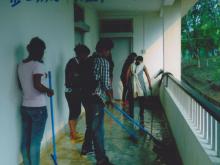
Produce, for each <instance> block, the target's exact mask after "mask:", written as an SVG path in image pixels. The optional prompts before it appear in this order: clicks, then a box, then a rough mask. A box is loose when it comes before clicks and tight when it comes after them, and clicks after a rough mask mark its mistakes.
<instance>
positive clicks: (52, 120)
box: [48, 71, 57, 164]
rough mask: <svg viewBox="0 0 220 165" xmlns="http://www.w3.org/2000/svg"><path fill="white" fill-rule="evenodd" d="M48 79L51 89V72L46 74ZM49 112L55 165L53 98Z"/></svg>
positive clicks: (51, 98)
mask: <svg viewBox="0 0 220 165" xmlns="http://www.w3.org/2000/svg"><path fill="white" fill-rule="evenodd" d="M48 78H49V88H50V89H52V79H51V72H50V71H49V72H48ZM50 112H51V124H52V138H53V159H54V162H55V164H57V163H56V159H57V155H56V138H55V128H54V113H53V96H51V97H50Z"/></svg>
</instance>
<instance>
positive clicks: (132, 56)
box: [120, 52, 137, 106]
mask: <svg viewBox="0 0 220 165" xmlns="http://www.w3.org/2000/svg"><path fill="white" fill-rule="evenodd" d="M136 57H137V54H136V53H135V52H132V53H130V54H129V55H128V57H127V59H126V60H125V62H124V64H123V67H122V71H121V75H120V79H121V82H122V85H123V90H122V102H123V106H125V105H126V100H127V97H126V96H127V95H126V94H127V92H128V84H127V82H126V74H127V71H128V68H129V67H130V65H131V64H132V63H133V62H134V60H135V59H136Z"/></svg>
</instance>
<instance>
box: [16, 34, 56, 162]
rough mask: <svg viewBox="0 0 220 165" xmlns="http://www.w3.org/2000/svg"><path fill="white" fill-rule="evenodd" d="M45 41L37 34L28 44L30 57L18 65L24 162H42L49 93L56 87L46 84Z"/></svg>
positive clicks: (51, 93)
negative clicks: (41, 154)
mask: <svg viewBox="0 0 220 165" xmlns="http://www.w3.org/2000/svg"><path fill="white" fill-rule="evenodd" d="M45 48H46V46H45V43H44V42H43V41H42V40H41V39H40V38H38V37H35V38H32V39H31V41H30V43H29V44H28V45H27V50H28V53H29V56H28V57H27V58H26V59H24V60H23V61H22V62H21V63H20V64H19V65H18V80H19V86H20V88H21V89H22V93H23V99H22V105H21V115H22V144H21V152H22V156H23V162H24V165H39V164H40V145H41V140H42V137H43V133H44V129H45V124H46V119H47V108H46V95H47V96H52V95H53V90H52V89H49V88H47V87H46V86H45V85H43V82H44V81H45V79H46V77H47V75H46V72H45V71H44V64H43V61H42V58H43V55H44V50H45Z"/></svg>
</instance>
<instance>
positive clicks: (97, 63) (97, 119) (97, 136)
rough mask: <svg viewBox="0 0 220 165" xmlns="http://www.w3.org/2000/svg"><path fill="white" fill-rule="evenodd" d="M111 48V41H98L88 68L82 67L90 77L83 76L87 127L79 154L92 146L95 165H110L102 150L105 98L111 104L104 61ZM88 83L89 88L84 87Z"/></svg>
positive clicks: (106, 62) (83, 153) (107, 63)
mask: <svg viewBox="0 0 220 165" xmlns="http://www.w3.org/2000/svg"><path fill="white" fill-rule="evenodd" d="M112 48H113V42H112V40H111V39H108V38H104V39H100V40H99V41H98V43H97V44H96V52H95V53H94V54H93V55H92V57H90V58H89V59H88V61H90V63H89V64H90V65H88V66H90V67H84V68H91V69H89V70H88V71H87V72H85V73H88V72H90V73H89V74H91V76H85V79H84V84H85V88H84V90H85V91H86V92H84V97H85V102H86V104H87V106H86V107H88V108H87V109H86V121H87V127H86V132H85V139H84V143H83V145H82V150H81V154H82V155H85V154H87V153H88V152H89V151H91V150H92V145H93V146H94V151H95V157H96V161H97V163H96V164H97V165H111V163H110V162H109V160H108V157H107V156H106V153H105V149H104V106H105V101H106V99H105V98H106V97H108V103H109V104H112V86H111V82H110V67H109V62H108V60H107V59H106V58H107V57H108V56H109V55H110V53H111V49H112ZM89 77H90V78H89ZM86 78H89V79H90V81H86ZM88 82H89V83H90V85H89V86H88V85H86V84H87V83H88Z"/></svg>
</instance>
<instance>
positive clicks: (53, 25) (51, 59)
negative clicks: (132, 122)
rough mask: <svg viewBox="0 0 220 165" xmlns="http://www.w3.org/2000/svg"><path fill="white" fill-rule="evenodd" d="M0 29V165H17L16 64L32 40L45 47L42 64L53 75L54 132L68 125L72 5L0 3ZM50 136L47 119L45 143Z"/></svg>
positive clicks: (18, 95) (72, 43) (19, 130)
mask: <svg viewBox="0 0 220 165" xmlns="http://www.w3.org/2000/svg"><path fill="white" fill-rule="evenodd" d="M0 25H1V27H0V36H1V37H0V56H1V60H0V67H1V69H0V75H1V81H0V85H1V92H0V100H1V103H0V105H1V107H2V108H1V110H0V131H1V136H0V146H1V148H0V155H1V159H0V164H7V165H15V164H18V157H19V152H20V141H21V120H20V112H19V106H20V103H21V92H20V91H19V90H18V87H17V83H16V82H17V81H16V64H17V63H18V62H20V61H21V60H22V59H23V58H25V57H26V56H27V51H26V45H27V44H28V42H29V41H30V39H31V38H32V37H34V36H39V37H40V38H42V39H43V40H44V41H45V43H46V46H47V48H46V52H45V64H46V66H47V70H51V71H52V78H53V86H54V89H55V96H54V110H55V115H56V120H55V121H56V129H58V128H60V127H62V126H63V125H64V124H65V123H66V121H67V117H68V116H67V115H68V113H67V112H68V109H67V104H66V101H65V98H64V67H65V63H66V62H67V60H68V59H69V58H70V56H72V53H73V45H74V31H73V29H74V22H73V2H72V0H66V1H59V2H55V1H48V2H47V3H46V2H39V3H36V1H21V3H20V4H18V5H17V6H15V7H13V8H12V7H11V6H10V1H7V0H1V1H0ZM48 105H49V99H48ZM48 110H49V106H48ZM48 112H49V111H48ZM49 114H50V113H49ZM50 135H51V124H50V117H48V120H47V125H46V131H45V136H44V142H45V140H46V137H49V136H50Z"/></svg>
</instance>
